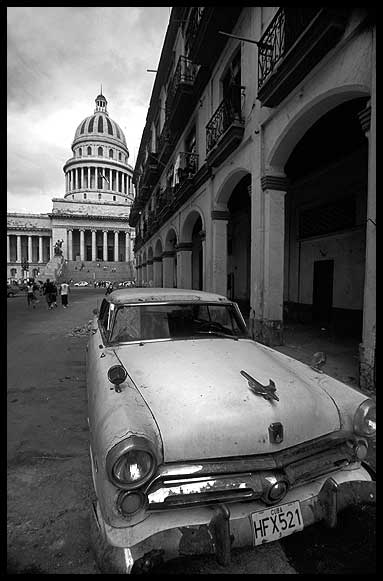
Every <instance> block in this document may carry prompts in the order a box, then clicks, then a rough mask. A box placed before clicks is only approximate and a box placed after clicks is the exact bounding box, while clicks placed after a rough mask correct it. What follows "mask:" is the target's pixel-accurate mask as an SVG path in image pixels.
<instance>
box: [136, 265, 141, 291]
mask: <svg viewBox="0 0 383 581" xmlns="http://www.w3.org/2000/svg"><path fill="white" fill-rule="evenodd" d="M136 277H137V284H138V286H140V285H141V284H142V267H141V264H137V266H136Z"/></svg>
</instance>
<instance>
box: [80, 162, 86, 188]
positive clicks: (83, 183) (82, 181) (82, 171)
mask: <svg viewBox="0 0 383 581" xmlns="http://www.w3.org/2000/svg"><path fill="white" fill-rule="evenodd" d="M84 169H85V168H84V167H82V168H81V188H82V189H84V187H85V182H84Z"/></svg>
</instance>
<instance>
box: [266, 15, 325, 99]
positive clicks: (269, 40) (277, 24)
mask: <svg viewBox="0 0 383 581" xmlns="http://www.w3.org/2000/svg"><path fill="white" fill-rule="evenodd" d="M320 10H321V8H318V7H317V8H314V7H310V6H308V7H305V8H303V7H302V8H290V7H289V8H280V9H279V10H278V12H277V13H276V15H275V16H274V18H273V19H272V21H271V22H270V24H269V26H268V27H267V29H266V31H265V32H264V34H263V35H262V38H261V40H260V42H259V45H258V90H259V89H260V88H261V87H262V85H263V84H264V83H265V82H266V80H267V78H268V77H269V76H270V74H271V73H272V72H273V71H274V69H275V68H276V66H277V65H278V63H279V61H280V60H281V59H282V58H283V57H284V55H285V54H286V53H287V51H288V50H289V49H290V48H291V46H292V45H293V44H294V43H295V42H296V40H298V38H299V36H300V35H301V34H302V32H303V31H304V30H305V29H306V28H307V26H308V25H309V24H310V22H311V21H312V20H313V19H314V17H315V16H316V14H317V13H318V12H319V11H320Z"/></svg>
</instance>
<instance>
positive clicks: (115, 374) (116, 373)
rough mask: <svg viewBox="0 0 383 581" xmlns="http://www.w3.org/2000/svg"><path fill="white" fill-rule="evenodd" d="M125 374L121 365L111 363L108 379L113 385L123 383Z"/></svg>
mask: <svg viewBox="0 0 383 581" xmlns="http://www.w3.org/2000/svg"><path fill="white" fill-rule="evenodd" d="M127 375H128V374H127V373H126V370H125V369H124V368H123V367H122V365H113V366H112V367H111V368H110V369H109V370H108V379H109V381H110V382H111V383H113V384H115V385H120V383H123V382H124V381H125V379H126V376H127Z"/></svg>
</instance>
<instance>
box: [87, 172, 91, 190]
mask: <svg viewBox="0 0 383 581" xmlns="http://www.w3.org/2000/svg"><path fill="white" fill-rule="evenodd" d="M87 187H88V190H89V189H90V167H88V184H87Z"/></svg>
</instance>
